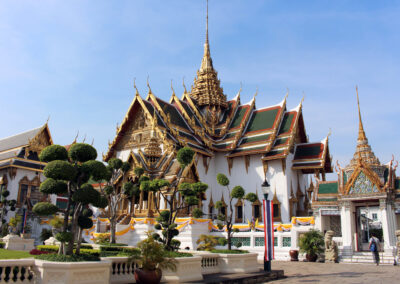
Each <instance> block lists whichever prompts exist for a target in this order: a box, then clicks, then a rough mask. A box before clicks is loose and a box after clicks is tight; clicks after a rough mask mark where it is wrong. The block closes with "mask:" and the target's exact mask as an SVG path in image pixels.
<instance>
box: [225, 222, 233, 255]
mask: <svg viewBox="0 0 400 284" xmlns="http://www.w3.org/2000/svg"><path fill="white" fill-rule="evenodd" d="M226 229H227V233H228V250H231V249H232V235H231V232H232V228H231V226H230V224H227V226H226Z"/></svg>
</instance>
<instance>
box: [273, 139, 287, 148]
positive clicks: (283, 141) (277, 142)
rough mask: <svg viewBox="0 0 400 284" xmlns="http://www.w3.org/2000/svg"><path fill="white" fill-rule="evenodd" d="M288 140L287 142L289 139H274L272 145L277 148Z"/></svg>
mask: <svg viewBox="0 0 400 284" xmlns="http://www.w3.org/2000/svg"><path fill="white" fill-rule="evenodd" d="M288 140H289V138H279V139H276V141H275V144H274V147H278V146H281V145H284V144H286V143H287V141H288Z"/></svg>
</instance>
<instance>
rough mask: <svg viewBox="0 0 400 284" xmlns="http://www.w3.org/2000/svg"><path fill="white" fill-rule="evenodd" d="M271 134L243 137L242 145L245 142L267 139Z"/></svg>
mask: <svg viewBox="0 0 400 284" xmlns="http://www.w3.org/2000/svg"><path fill="white" fill-rule="evenodd" d="M269 136H271V135H270V134H264V135H258V136H255V137H245V138H243V140H242V144H241V145H243V144H245V143H252V142H259V141H267V140H268V138H269Z"/></svg>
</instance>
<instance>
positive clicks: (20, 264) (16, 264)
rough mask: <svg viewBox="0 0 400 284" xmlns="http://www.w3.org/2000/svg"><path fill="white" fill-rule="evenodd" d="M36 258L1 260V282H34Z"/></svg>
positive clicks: (19, 283) (20, 283)
mask: <svg viewBox="0 0 400 284" xmlns="http://www.w3.org/2000/svg"><path fill="white" fill-rule="evenodd" d="M34 265H35V260H34V259H15V260H14V259H7V260H0V271H1V272H0V283H15V284H25V283H34V273H33V267H34Z"/></svg>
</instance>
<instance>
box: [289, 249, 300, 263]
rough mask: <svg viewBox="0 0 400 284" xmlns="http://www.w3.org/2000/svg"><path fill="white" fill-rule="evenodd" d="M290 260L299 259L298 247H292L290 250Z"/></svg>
mask: <svg viewBox="0 0 400 284" xmlns="http://www.w3.org/2000/svg"><path fill="white" fill-rule="evenodd" d="M289 255H290V261H299V251H298V250H297V249H292V250H290V251H289Z"/></svg>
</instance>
